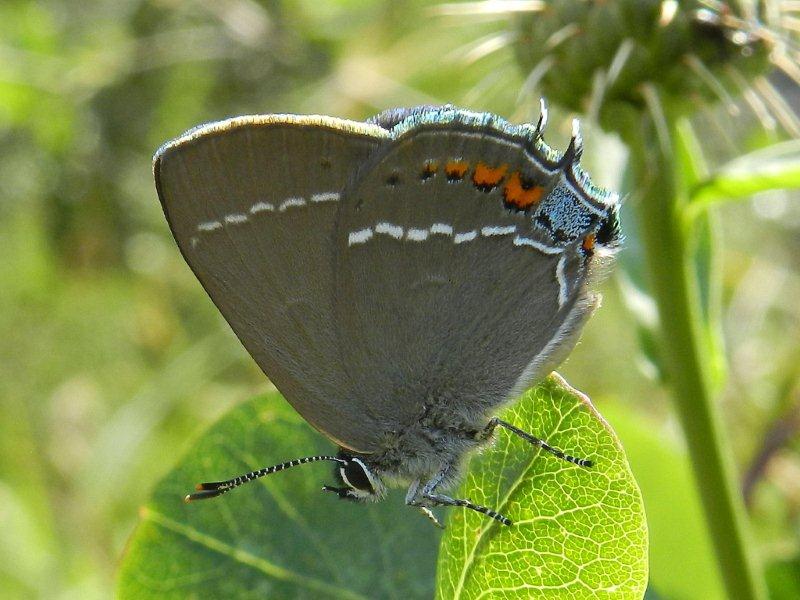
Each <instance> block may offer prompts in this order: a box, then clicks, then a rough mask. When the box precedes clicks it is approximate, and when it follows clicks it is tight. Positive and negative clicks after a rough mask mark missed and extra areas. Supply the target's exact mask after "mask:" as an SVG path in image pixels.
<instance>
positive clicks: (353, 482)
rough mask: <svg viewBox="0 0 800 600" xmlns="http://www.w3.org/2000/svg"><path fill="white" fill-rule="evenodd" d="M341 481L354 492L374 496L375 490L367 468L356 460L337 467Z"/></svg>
mask: <svg viewBox="0 0 800 600" xmlns="http://www.w3.org/2000/svg"><path fill="white" fill-rule="evenodd" d="M339 473H340V474H341V476H342V480H343V481H344V482H345V483H346V484H347V485H349V486H350V487H351V488H353V489H354V490H357V491H359V492H365V493H367V494H374V493H375V488H374V486H373V485H372V481H371V480H370V476H369V471H368V470H367V466H366V465H365V464H364V463H363V462H361V461H360V460H358V459H357V458H354V459H351V460H349V461H347V464H345V465H344V466H341V467H339Z"/></svg>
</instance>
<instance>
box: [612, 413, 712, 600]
mask: <svg viewBox="0 0 800 600" xmlns="http://www.w3.org/2000/svg"><path fill="white" fill-rule="evenodd" d="M603 414H604V415H605V416H606V417H608V419H609V421H611V422H612V423H614V429H615V430H616V432H617V434H618V435H619V438H620V439H621V440H622V441H623V442H625V447H626V448H627V450H628V451H627V455H628V459H629V461H630V464H631V467H632V468H633V470H634V471H635V472H636V474H637V477H636V478H637V481H638V483H639V486H640V487H641V489H642V495H643V498H644V505H645V508H646V509H647V527H648V531H649V537H650V548H651V551H650V585H651V586H652V587H654V588H655V589H656V590H658V592H659V594H660V595H661V597H662V598H668V599H670V600H691V599H693V598H702V599H703V600H723V599H724V598H726V597H727V596H726V593H725V587H724V585H723V583H722V577H721V576H720V572H719V567H718V565H717V562H716V559H715V557H714V546H713V544H712V541H711V535H710V533H709V531H708V526H707V525H706V523H705V519H704V516H703V507H702V505H701V503H700V496H699V495H698V491H697V488H696V487H695V484H694V480H693V478H692V465H691V462H690V460H689V457H688V456H687V454H686V449H685V448H682V447H681V446H680V444H678V443H677V442H676V441H675V440H674V439H673V436H670V435H666V434H665V432H664V431H663V427H660V426H659V422H658V421H657V420H656V419H648V418H646V417H645V416H644V415H642V414H639V413H638V412H637V411H631V410H630V408H629V407H627V406H624V405H622V404H621V403H619V402H606V403H604V405H603Z"/></svg>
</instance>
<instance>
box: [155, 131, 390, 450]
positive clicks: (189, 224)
mask: <svg viewBox="0 0 800 600" xmlns="http://www.w3.org/2000/svg"><path fill="white" fill-rule="evenodd" d="M386 135H387V134H386V132H385V130H383V129H381V128H379V127H377V126H373V125H365V124H360V123H354V122H350V121H342V120H338V119H331V118H326V117H294V116H280V115H278V116H269V117H239V118H236V119H232V120H229V121H225V122H221V123H216V124H212V125H208V126H204V127H201V128H198V129H196V130H193V131H190V132H188V133H187V134H186V135H184V136H183V137H181V138H179V139H177V140H175V141H173V142H170V143H168V144H166V145H165V146H163V147H162V148H161V149H160V150H159V151H158V153H157V154H156V157H155V161H154V174H155V179H156V186H157V188H158V193H159V197H160V199H161V203H162V205H163V208H164V212H165V214H166V216H167V220H168V221H169V225H170V228H171V229H172V232H173V235H174V237H175V240H176V241H177V243H178V245H179V247H180V249H181V252H182V253H183V255H184V257H185V258H186V261H187V262H188V263H189V266H190V267H191V268H192V270H193V271H194V273H195V275H196V276H197V278H198V279H199V280H200V282H201V283H202V285H203V287H204V288H205V290H206V291H207V292H208V294H209V296H210V297H211V299H212V300H213V301H214V303H215V304H216V305H217V307H218V308H219V310H220V311H221V312H222V314H223V315H224V317H225V319H226V320H227V321H228V323H229V324H230V325H231V327H232V328H233V330H234V332H235V333H236V335H237V336H238V337H239V339H240V340H241V341H242V343H243V344H244V346H245V348H247V350H248V351H249V352H250V354H251V355H252V356H253V358H254V359H255V360H256V362H257V363H258V365H259V366H260V367H261V368H262V370H263V371H264V372H265V373H266V374H267V376H268V377H269V378H270V379H271V380H272V381H273V383H274V384H275V385H276V387H277V388H278V389H279V390H280V391H281V392H282V393H283V395H284V396H285V397H286V399H287V400H288V401H289V402H290V403H291V404H292V405H293V406H294V408H295V409H297V411H298V412H299V413H300V414H301V415H303V417H304V418H305V419H306V420H307V421H309V422H310V423H311V424H312V425H314V426H315V427H316V428H317V429H319V430H320V431H322V432H323V433H325V434H326V435H328V436H329V437H330V438H331V439H333V440H334V441H336V442H337V443H339V444H340V445H342V446H344V447H347V448H351V449H353V450H360V451H369V450H371V449H372V443H373V442H372V439H371V438H370V436H368V435H359V434H358V433H360V432H356V434H353V430H352V428H351V426H350V423H351V422H352V421H353V420H357V419H359V418H361V415H359V414H358V413H357V412H355V411H354V410H353V407H352V406H350V405H348V404H347V403H346V402H342V400H343V398H342V395H341V393H339V391H340V387H339V385H340V384H339V382H340V381H341V379H342V374H341V372H342V365H341V362H340V359H339V352H338V348H337V340H336V336H335V327H334V325H333V321H334V315H333V307H332V304H331V293H332V289H333V272H332V269H333V230H334V225H335V220H336V212H337V210H338V206H339V193H340V191H341V189H342V187H343V186H344V184H345V183H346V181H347V178H348V177H349V176H350V175H351V173H352V172H353V171H354V170H355V168H356V167H357V165H358V164H360V163H361V162H363V161H364V160H366V159H367V157H368V156H369V155H370V153H371V152H373V151H374V150H375V148H376V147H377V146H378V144H379V143H380V141H381V139H382V138H384V137H385V136H386Z"/></svg>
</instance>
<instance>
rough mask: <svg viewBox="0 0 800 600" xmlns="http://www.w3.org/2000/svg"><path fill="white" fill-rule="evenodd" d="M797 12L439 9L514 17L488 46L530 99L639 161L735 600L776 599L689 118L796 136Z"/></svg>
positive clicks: (636, 5)
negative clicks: (725, 383) (736, 412)
mask: <svg viewBox="0 0 800 600" xmlns="http://www.w3.org/2000/svg"><path fill="white" fill-rule="evenodd" d="M795 4H797V3H787V2H783V3H745V2H727V3H726V2H717V1H714V0H706V1H702V0H700V1H698V0H680V1H678V0H618V1H616V2H602V1H587V0H552V1H547V2H483V3H477V2H476V3H465V4H452V5H446V6H444V7H442V8H441V9H440V11H441V12H444V13H447V12H455V13H458V14H460V15H467V14H483V15H486V14H487V13H488V14H494V15H503V16H504V17H506V18H508V22H509V28H508V29H509V30H508V31H505V32H504V33H503V34H502V36H503V37H502V38H497V40H500V41H499V42H497V43H495V44H494V46H492V44H491V43H486V44H485V46H486V47H487V48H490V47H491V48H492V49H494V48H497V47H500V46H502V45H504V44H506V45H507V44H511V45H512V46H513V49H514V54H515V57H516V60H517V62H518V63H519V65H521V66H522V68H523V70H524V73H525V77H526V79H525V83H524V86H523V91H522V94H521V96H522V97H526V96H527V97H530V96H539V95H541V96H543V97H546V98H547V99H548V100H549V101H551V102H553V103H555V104H558V105H560V106H562V107H564V108H566V109H568V110H570V111H573V112H576V113H583V114H586V115H589V116H590V117H591V118H593V119H594V120H596V122H598V123H599V124H600V125H601V126H602V127H603V128H604V129H606V130H607V131H611V132H615V133H617V134H618V135H619V136H620V137H621V139H622V140H623V141H624V142H625V143H626V145H627V146H628V148H629V151H630V155H629V165H628V167H629V174H630V191H631V198H630V200H629V201H630V202H631V204H632V205H634V206H635V210H636V211H637V213H638V215H637V216H638V219H637V220H638V223H637V225H638V228H639V231H638V236H639V238H640V239H641V243H642V246H643V249H644V254H645V256H644V258H645V264H646V270H647V272H648V275H649V286H650V290H649V291H650V293H651V295H652V296H653V298H654V300H655V303H656V305H657V307H658V312H659V316H660V323H661V324H663V326H662V327H661V329H660V331H659V332H657V339H658V341H659V350H660V352H659V353H660V357H661V360H662V362H663V368H664V370H665V374H666V376H667V378H668V382H669V385H670V386H671V392H672V395H673V399H674V404H675V406H676V408H677V412H678V415H679V417H680V420H681V424H682V426H683V431H684V433H685V437H686V440H687V444H688V446H689V450H690V455H691V460H692V463H693V466H694V474H695V479H696V484H697V487H698V489H699V492H700V496H701V498H702V502H703V506H704V510H705V514H706V520H707V523H708V525H709V528H710V531H711V537H712V539H713V541H714V544H715V550H716V555H717V560H718V563H719V566H720V571H721V573H722V576H723V578H724V581H725V586H726V589H727V592H728V595H729V596H730V597H731V598H762V597H764V596H765V593H766V591H765V585H764V582H763V577H762V574H761V571H760V568H759V566H758V564H757V561H756V559H755V558H754V557H753V555H752V552H751V550H750V547H751V545H750V544H749V534H748V531H747V523H746V519H745V518H744V510H743V507H742V502H741V498H740V495H739V492H738V488H737V485H736V483H735V481H736V480H735V477H734V474H733V469H732V461H731V452H730V448H729V442H728V440H727V439H726V436H725V432H724V430H723V429H722V428H721V426H720V417H719V414H718V408H717V406H716V405H715V398H714V396H715V389H716V387H715V385H714V384H715V383H718V381H716V382H715V376H716V377H717V378H718V377H719V373H715V372H714V359H713V356H714V354H715V352H718V350H717V349H716V348H714V347H712V346H713V344H711V343H710V342H709V340H710V339H713V335H712V336H709V335H708V332H709V331H712V330H713V329H714V323H711V322H709V321H710V319H713V315H714V314H716V311H715V310H714V307H713V306H712V307H709V306H708V302H714V299H713V298H712V299H711V300H708V299H707V297H706V296H707V295H704V294H701V287H703V286H705V285H707V284H708V282H707V281H705V280H704V278H707V277H708V276H709V275H708V273H705V274H704V275H702V276H701V275H700V274H699V272H698V269H697V268H696V267H697V260H698V256H696V248H697V247H698V244H697V242H698V239H699V238H700V237H701V236H708V235H710V233H709V228H708V227H707V226H706V225H707V223H706V221H705V219H706V218H707V215H706V213H705V212H704V210H703V209H702V208H699V209H698V205H699V204H700V202H699V201H698V196H699V194H698V193H697V190H698V189H701V188H702V187H703V185H702V184H701V178H702V176H703V173H702V169H701V168H700V167H699V163H698V161H696V160H692V159H691V152H689V151H688V150H687V148H688V147H689V146H690V145H692V144H693V143H694V142H695V141H696V140H695V139H694V138H693V136H692V133H691V125H690V122H689V119H688V118H689V117H691V116H692V115H694V114H695V113H697V112H698V111H701V110H703V109H706V108H707V107H710V106H712V105H715V104H719V103H720V102H721V103H722V104H723V105H724V106H725V108H726V109H727V110H728V112H729V113H730V114H731V116H732V117H735V116H737V115H738V114H739V111H740V108H739V103H738V102H737V98H738V97H742V98H743V99H744V101H745V102H746V103H747V104H748V105H749V107H750V108H751V109H752V111H753V112H754V114H755V115H756V116H757V117H758V119H759V120H760V121H761V123H762V124H763V125H764V127H765V128H767V129H768V130H770V131H773V133H774V129H775V126H776V124H780V125H781V126H782V127H783V129H785V130H786V131H787V132H788V133H789V134H790V135H792V136H794V137H797V135H798V133H800V128H798V124H797V120H796V117H795V116H794V115H793V113H792V111H791V110H790V109H789V108H788V107H787V106H786V104H785V102H784V101H783V100H782V98H781V96H780V94H779V93H777V91H776V90H775V89H774V88H773V87H772V85H771V83H770V81H769V79H767V77H766V75H767V74H768V73H769V72H770V71H772V70H774V69H775V68H776V67H777V68H778V69H781V70H782V71H784V72H785V74H787V75H788V76H789V77H791V78H793V79H794V80H795V81H798V80H800V77H798V73H799V72H800V69H798V67H797V66H796V63H795V54H796V50H794V48H793V46H792V45H791V41H789V40H788V39H786V38H787V37H788V34H787V31H786V30H784V31H779V28H778V26H784V27H789V28H795V29H796V28H797V20H796V19H795V18H794V16H793V15H792V14H791V12H781V11H792V10H797V7H796V6H794V5H795ZM772 24H775V25H776V26H775V27H774V28H773V27H772V26H771V25H772ZM687 157H688V158H687ZM779 185H781V184H779ZM782 185H785V180H784V181H783V184H782ZM749 191H750V192H752V191H754V190H752V189H750V190H749ZM734 193H738V192H737V191H736V190H734ZM706 205H707V204H703V206H706ZM704 242H705V243H704V244H703V246H704V247H705V248H709V247H710V248H712V250H713V246H714V245H713V244H710V243H708V242H709V240H708V239H705V240H704ZM706 258H707V257H706ZM713 275H714V274H713V273H712V274H711V277H713Z"/></svg>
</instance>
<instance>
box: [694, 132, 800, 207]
mask: <svg viewBox="0 0 800 600" xmlns="http://www.w3.org/2000/svg"><path fill="white" fill-rule="evenodd" d="M798 187H800V140H790V141H788V142H782V143H780V144H774V145H772V146H769V147H768V148H763V149H761V150H756V151H755V152H751V153H749V154H745V155H744V156H740V157H739V158H736V159H734V160H732V161H731V162H729V163H728V164H727V165H724V166H723V167H721V168H720V169H719V170H718V171H717V172H716V173H715V174H713V175H712V176H711V177H710V178H709V179H707V180H705V181H704V182H702V183H701V184H699V185H698V186H697V187H696V188H695V189H694V191H693V193H692V201H691V204H690V205H689V206H688V207H687V209H688V216H689V217H690V218H691V217H692V216H694V215H696V214H697V212H699V211H700V210H702V209H704V208H706V207H707V206H709V205H710V204H713V203H717V202H723V201H727V200H733V199H742V198H749V197H750V196H752V195H753V194H756V193H758V192H765V191H769V190H778V189H791V188H798Z"/></svg>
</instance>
